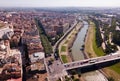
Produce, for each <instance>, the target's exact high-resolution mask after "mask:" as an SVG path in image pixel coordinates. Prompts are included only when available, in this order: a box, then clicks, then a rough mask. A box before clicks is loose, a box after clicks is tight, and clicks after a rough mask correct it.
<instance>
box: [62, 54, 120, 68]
mask: <svg viewBox="0 0 120 81" xmlns="http://www.w3.org/2000/svg"><path fill="white" fill-rule="evenodd" d="M117 60H120V54H110V55H106V56H101V57H96V58H89V59H85V60H80V61H75V62H71V63H66V64H63V65H64V67H65V70H70V69H75V68H84V67H89V66H92V65H99V64H102V63H108V62H111V61H117Z"/></svg>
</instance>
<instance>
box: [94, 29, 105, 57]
mask: <svg viewBox="0 0 120 81" xmlns="http://www.w3.org/2000/svg"><path fill="white" fill-rule="evenodd" d="M95 32H96V30H95V27H94V38H93V49H94V52H95V54H97V56H103V55H105V53H104V51H103V49H102V48H101V47H99V48H98V47H97V44H96V41H95V39H96V36H95Z"/></svg>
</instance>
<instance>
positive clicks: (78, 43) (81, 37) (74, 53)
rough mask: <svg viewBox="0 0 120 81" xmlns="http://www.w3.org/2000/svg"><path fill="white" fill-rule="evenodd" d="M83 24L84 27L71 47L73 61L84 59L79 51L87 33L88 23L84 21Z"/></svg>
mask: <svg viewBox="0 0 120 81" xmlns="http://www.w3.org/2000/svg"><path fill="white" fill-rule="evenodd" d="M83 23H84V27H83V28H82V29H81V30H80V32H79V33H78V35H77V38H76V40H75V41H74V43H73V46H72V56H73V59H74V60H75V61H77V60H83V59H84V54H83V52H82V51H81V49H82V46H83V45H84V38H85V35H86V33H87V29H88V23H87V22H86V21H83Z"/></svg>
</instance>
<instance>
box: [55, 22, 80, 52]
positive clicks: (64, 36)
mask: <svg viewBox="0 0 120 81" xmlns="http://www.w3.org/2000/svg"><path fill="white" fill-rule="evenodd" d="M77 23H78V22H77V21H76V20H75V22H74V24H73V26H72V27H70V28H69V29H68V30H67V31H66V32H65V33H64V35H63V36H62V37H61V38H60V39H59V40H58V41H57V42H56V43H55V45H54V46H53V53H55V51H56V49H57V48H58V46H59V44H60V42H61V41H62V40H64V38H66V36H67V35H68V34H69V33H70V32H71V31H72V30H73V29H74V27H76V25H77Z"/></svg>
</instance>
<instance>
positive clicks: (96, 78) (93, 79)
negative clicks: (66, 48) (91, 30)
mask: <svg viewBox="0 0 120 81" xmlns="http://www.w3.org/2000/svg"><path fill="white" fill-rule="evenodd" d="M83 23H84V26H83V28H82V29H81V30H80V31H79V33H78V35H77V38H76V40H75V41H74V43H73V46H72V56H73V59H74V61H77V60H83V59H85V58H84V54H83V52H82V50H81V49H82V46H83V45H84V39H85V36H86V33H87V29H88V26H89V25H88V23H87V22H86V21H83ZM82 77H83V78H84V80H85V81H108V80H107V79H106V77H105V76H104V75H103V74H102V73H100V72H99V71H97V70H96V71H92V72H88V73H84V74H82Z"/></svg>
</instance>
